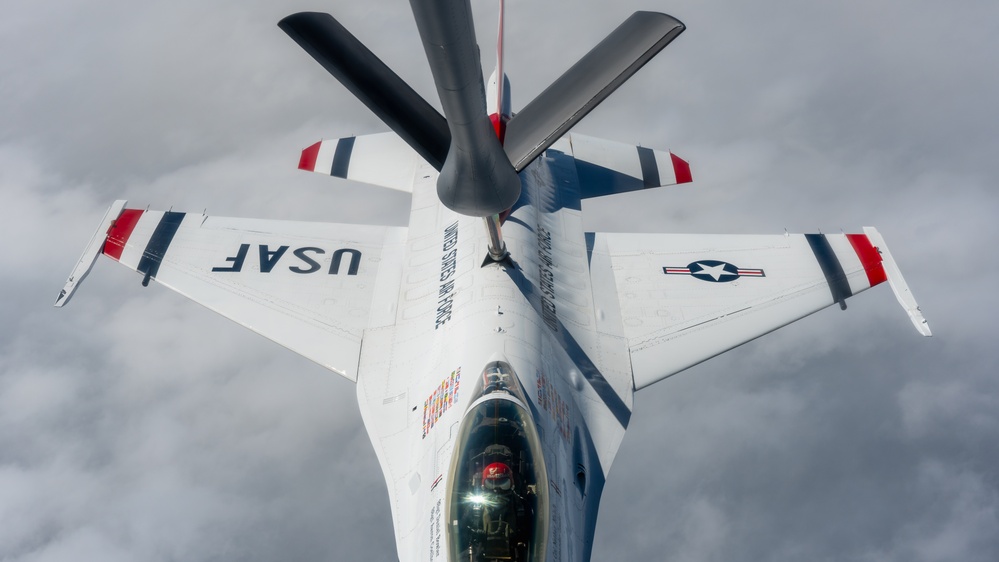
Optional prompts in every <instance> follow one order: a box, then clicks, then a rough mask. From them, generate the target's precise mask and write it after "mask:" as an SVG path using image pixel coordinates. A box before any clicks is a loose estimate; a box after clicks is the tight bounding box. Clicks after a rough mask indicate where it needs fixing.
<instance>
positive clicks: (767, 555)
mask: <svg viewBox="0 0 999 562" xmlns="http://www.w3.org/2000/svg"><path fill="white" fill-rule="evenodd" d="M473 6H474V10H475V13H476V15H477V28H478V33H479V41H480V44H481V45H482V57H483V60H484V62H485V63H486V67H487V68H486V73H487V74H488V72H489V71H490V70H491V67H492V60H493V59H492V57H493V54H492V50H491V49H492V48H493V47H492V45H493V38H494V35H493V34H494V27H495V14H494V12H495V5H494V3H493V2H483V1H480V0H473ZM0 7H2V13H3V17H2V18H0V196H2V199H0V200H2V201H3V203H4V204H5V206H6V208H7V209H8V211H7V212H6V215H5V219H4V220H3V221H0V237H2V239H3V240H4V244H3V249H2V250H0V256H2V257H3V267H2V268H0V289H2V294H3V295H5V296H4V297H3V298H2V299H0V318H2V319H3V320H2V322H0V521H2V522H3V524H2V525H0V560H2V561H4V562H8V561H9V562H29V561H30V562H36V561H37V562H42V561H45V562H50V561H63V560H74V561H79V560H100V561H111V562H113V561H119V560H120V561H134V560H144V561H174V560H184V561H209V560H213V561H214V560H247V561H256V560H285V561H300V560H302V561H304V560H309V561H313V560H393V559H395V556H396V555H395V546H394V542H393V533H392V529H391V518H390V514H389V505H388V499H387V494H386V491H385V485H384V482H383V480H382V478H381V473H380V470H379V468H378V465H377V461H376V459H375V455H374V452H373V450H372V448H371V445H370V444H369V443H368V441H367V436H366V433H365V432H364V430H363V427H362V425H361V422H360V416H359V414H358V410H357V404H356V397H355V393H354V387H353V385H352V384H351V383H349V382H348V381H346V380H344V379H341V378H340V377H338V376H335V375H333V374H331V373H329V372H327V371H324V370H323V369H322V368H320V367H318V366H316V365H314V364H312V363H310V362H309V361H307V360H305V359H302V358H300V357H297V356H295V355H294V354H292V353H290V352H287V351H285V350H283V349H282V348H279V347H278V346H277V345H275V344H272V343H270V342H268V341H266V340H264V339H262V338H260V337H259V336H256V335H254V334H252V333H250V332H249V331H247V330H244V329H242V328H240V327H238V326H235V325H231V324H230V323H229V322H228V321H227V320H225V319H223V318H221V317H218V316H216V315H214V314H213V313H211V312H209V311H207V310H205V309H202V308H201V307H199V306H198V305H196V304H193V303H190V302H187V301H185V300H184V299H183V298H181V297H180V296H178V295H175V294H172V293H170V292H169V291H167V290H166V289H164V288H162V287H158V286H156V284H151V286H150V287H148V288H143V287H141V285H140V278H139V277H138V276H136V275H135V274H134V273H129V272H128V271H127V270H125V269H123V268H121V267H117V266H116V265H114V264H113V263H112V262H110V261H108V260H101V261H100V262H98V264H97V265H96V267H95V268H94V271H93V272H92V273H91V275H90V277H89V278H88V279H87V282H86V284H85V285H84V286H83V288H82V289H81V290H80V292H79V293H78V294H77V296H76V297H75V298H74V299H73V302H72V303H70V305H68V306H67V307H66V308H65V309H54V308H53V307H52V302H54V300H55V298H56V295H57V294H58V292H59V289H60V288H61V287H62V284H63V282H64V281H65V278H66V276H67V275H68V273H69V271H70V270H71V269H72V266H73V265H74V263H75V260H76V259H77V257H78V256H79V252H80V251H81V250H82V249H83V247H84V246H85V245H86V243H87V241H88V240H89V237H90V236H91V234H92V233H93V231H94V229H95V228H96V226H97V224H98V222H99V221H100V218H101V216H102V214H103V211H104V209H106V208H107V206H108V205H109V204H110V203H111V201H113V200H114V199H129V200H130V202H131V203H132V204H133V205H136V206H143V207H144V206H146V205H149V206H151V207H152V208H158V209H167V208H171V207H172V208H174V209H175V210H185V211H191V212H197V211H201V210H202V209H207V210H208V212H209V213H212V214H216V215H224V216H247V217H259V218H273V219H295V220H326V221H336V222H356V223H371V224H393V225H402V224H404V223H405V221H406V217H407V212H408V205H409V198H408V196H407V195H405V194H401V193H393V192H388V191H385V190H378V189H375V188H369V187H365V186H361V185H351V184H347V183H345V182H339V181H336V180H332V179H331V178H324V177H319V176H318V175H315V174H306V173H304V172H300V171H298V170H297V169H296V164H297V161H298V155H299V152H300V150H301V149H302V148H304V147H305V146H308V145H310V144H312V143H313V142H315V141H316V140H318V139H320V138H324V137H325V138H330V137H340V136H347V135H351V134H364V133H369V132H381V131H384V130H386V128H385V126H384V125H382V124H381V123H380V122H379V121H378V120H377V119H376V118H375V117H373V116H372V115H371V114H370V113H369V112H368V111H367V110H366V109H365V108H364V107H363V106H362V105H361V104H360V103H359V102H357V101H356V100H354V99H353V98H352V97H351V96H350V94H349V93H348V92H347V91H346V90H345V89H344V88H343V87H341V86H340V85H339V84H337V83H336V82H335V80H334V79H332V78H331V77H330V76H328V75H327V74H326V73H325V72H324V71H323V70H322V69H321V68H320V67H319V66H318V65H317V64H316V63H315V62H314V61H312V60H311V59H310V58H309V57H308V56H307V55H306V54H305V53H304V52H302V51H301V50H300V49H299V48H298V46H297V45H295V43H294V42H293V41H291V40H290V39H289V38H287V37H286V36H285V35H284V33H283V32H281V31H280V30H279V29H278V28H277V26H276V25H275V24H276V23H277V21H278V20H279V19H280V18H282V17H284V16H285V15H288V14H290V13H293V12H296V11H301V10H312V11H326V12H330V13H332V14H334V16H336V17H337V18H338V19H340V21H341V22H342V23H343V24H344V25H345V26H346V27H347V28H348V29H350V30H351V31H352V32H353V33H354V34H355V35H357V36H358V37H359V38H360V39H361V40H362V41H363V42H365V43H366V44H367V45H368V46H369V47H370V48H371V49H372V50H373V51H374V52H375V53H376V54H378V55H379V56H380V57H381V58H382V59H383V60H384V61H385V62H386V63H387V64H388V65H389V66H390V67H392V68H393V69H395V70H396V71H397V72H398V73H399V74H400V75H401V76H402V77H403V78H404V79H406V80H407V81H408V82H409V83H410V84H411V85H413V87H414V88H415V89H416V90H417V91H418V92H420V93H421V94H423V95H424V96H425V97H427V99H429V100H432V103H434V104H435V105H438V104H437V101H436V95H435V91H434V87H433V84H432V81H431V79H430V73H429V68H428V66H427V64H426V61H425V59H424V58H423V53H422V49H421V48H420V43H419V39H418V36H417V33H416V27H415V24H414V23H413V20H412V16H411V13H410V11H409V6H408V3H406V2H403V1H401V0H392V1H389V0H377V1H371V2H364V3H362V2H319V1H311V2H305V1H299V0H294V1H285V2H273V1H272V2H266V1H263V0H240V1H235V0H218V1H215V2H211V3H206V2H197V1H192V0H172V1H170V2H166V1H162V0H147V1H144V2H141V3H136V2H126V1H124V0H88V1H87V2H82V1H79V0H61V1H55V0H39V1H36V2H30V3H29V2H23V1H14V0H0ZM641 9H645V10H656V11H664V12H667V13H669V14H671V15H673V16H675V17H677V18H678V19H680V20H681V21H683V22H684V23H685V24H686V25H687V31H686V32H685V33H684V34H683V35H681V36H680V37H679V38H678V39H677V40H676V41H675V42H674V43H673V44H671V45H670V46H668V47H667V48H666V49H665V51H664V52H663V53H662V54H660V55H659V57H657V58H656V59H654V60H653V61H652V62H651V63H649V64H648V65H647V66H646V67H645V68H644V69H642V71H640V72H639V74H638V75H636V76H635V77H634V78H633V79H632V80H631V81H629V82H628V83H627V84H625V85H624V86H623V87H621V89H620V90H618V91H617V92H616V93H615V94H614V95H612V96H611V97H610V98H609V99H608V100H607V101H606V102H604V104H603V105H601V106H600V107H599V108H598V109H597V110H595V111H594V112H593V113H592V114H591V115H590V116H588V117H587V118H586V119H585V120H584V121H583V122H582V123H580V124H579V125H578V126H577V128H576V130H578V131H580V132H583V133H586V134H589V135H594V136H600V137H604V138H608V139H612V140H616V141H621V142H630V143H633V144H641V145H643V146H650V147H655V148H668V149H672V150H673V151H675V152H676V153H677V154H679V155H681V156H683V157H685V158H686V159H688V160H690V162H691V164H692V170H693V175H694V180H695V182H694V183H693V184H691V185H690V186H687V187H679V188H666V189H661V190H651V191H645V192H641V193H634V194H627V195H620V196H615V197H612V198H603V199H599V200H592V201H588V202H586V203H585V204H584V208H583V212H584V223H585V226H586V228H587V229H589V230H594V231H642V232H690V233H696V232H704V233H743V232H745V233H780V232H783V231H784V229H787V230H789V231H791V232H816V231H822V232H838V231H839V230H840V229H844V230H846V231H848V232H857V231H859V229H860V228H861V227H862V226H866V225H874V226H877V227H878V228H879V230H880V231H881V233H882V234H883V235H884V237H885V239H886V241H887V242H888V244H889V246H890V248H891V250H892V253H893V254H894V256H895V258H896V260H897V261H898V263H899V265H900V267H901V268H902V270H903V272H904V273H905V275H906V279H907V280H908V282H909V285H910V287H911V288H912V290H913V292H914V294H915V295H916V297H917V298H918V299H919V302H920V304H921V305H922V310H923V312H924V313H925V315H926V317H927V319H928V320H929V322H930V326H931V327H932V329H933V331H934V337H933V338H928V339H927V338H922V337H920V336H919V335H918V334H917V333H916V331H915V330H914V329H913V327H912V326H911V324H910V323H909V321H908V319H907V317H906V316H905V313H904V312H903V311H902V310H901V308H899V307H898V305H897V304H896V303H895V299H894V297H893V296H892V294H891V291H890V289H889V288H888V287H886V286H884V287H877V288H875V289H873V290H871V291H868V292H865V293H863V294H861V295H858V296H856V297H854V298H852V299H851V300H850V301H848V304H849V308H848V310H846V311H845V312H841V311H839V310H838V309H836V308H831V309H827V310H825V311H822V312H820V313H818V314H816V315H813V316H811V317H809V318H806V319H804V320H802V321H800V322H798V323H796V324H794V325H793V326H792V327H789V328H786V329H784V330H781V331H778V332H775V333H774V334H771V335H768V336H766V337H764V338H762V339H760V340H757V341H755V342H752V343H750V344H747V345H745V346H743V347H741V348H739V349H736V350H734V351H732V352H729V353H727V354H725V355H723V356H720V357H718V358H715V359H713V360H711V361H708V362H706V363H703V364H701V365H698V366H696V367H694V368H691V369H689V370H688V371H685V372H683V373H680V374H678V375H676V376H674V377H672V378H670V379H668V380H666V381H664V382H661V383H658V384H656V385H654V386H652V387H650V388H648V389H646V390H643V391H641V392H639V393H638V394H637V395H636V400H635V413H634V416H633V417H632V421H631V426H630V428H629V432H628V434H627V435H626V437H625V440H624V443H623V445H622V447H621V450H620V452H619V454H618V456H617V459H616V461H615V464H614V466H613V467H612V469H611V474H610V478H609V481H608V484H607V487H606V489H605V491H604V496H603V504H602V505H603V507H602V511H601V515H600V521H599V523H598V529H597V533H596V537H595V545H594V550H593V559H594V560H670V561H691V562H699V561H716V560H718V561H721V560H724V561H757V560H774V561H799V560H816V561H826V560H828V561H834V560H837V561H838V560H851V561H862V562H868V561H916V562H921V561H927V562H930V561H952V560H961V561H965V562H976V561H994V560H997V559H999V468H997V467H999V447H997V446H996V444H997V443H999V375H997V374H996V373H997V371H999V346H997V345H996V342H997V339H996V332H997V328H999V322H997V321H996V316H997V313H999V297H997V292H996V291H995V289H994V287H995V285H994V283H995V281H989V279H991V278H992V277H995V276H996V275H997V274H999V261H997V260H996V257H997V251H996V249H995V248H996V246H997V243H999V221H997V220H996V216H997V215H999V190H997V187H999V158H997V157H996V155H999V135H997V134H996V131H997V130H999V110H997V109H996V105H995V103H996V100H997V99H999V74H997V73H996V72H995V53H996V52H999V4H996V3H993V2H982V1H979V0H954V1H951V2H947V3H943V2H935V1H929V0H907V1H902V0H864V1H860V0H840V1H836V2H830V1H822V2H797V1H791V0H759V1H757V2H752V3H746V2H724V3H723V2H718V1H712V0H701V1H689V0H688V1H681V0H677V1H673V2H662V1H660V2H652V1H650V0H617V1H615V2H599V3H598V2H586V3H582V2H579V1H578V0H576V1H570V0H544V1H537V2H527V1H526V0H509V1H508V2H507V21H506V29H507V38H506V44H507V53H506V70H507V73H508V75H509V76H510V80H511V82H512V84H513V107H514V109H515V110H516V109H517V108H519V107H523V106H524V105H525V104H526V103H527V102H528V101H529V100H530V99H532V98H533V97H534V96H535V95H537V94H538V93H539V92H541V91H542V90H543V89H544V87H545V86H546V85H547V84H548V83H550V82H551V81H552V80H554V79H555V78H556V77H557V76H558V75H559V74H560V73H561V72H562V71H564V70H565V69H567V68H568V67H569V66H570V65H571V64H572V63H573V62H575V60H577V59H578V58H579V57H581V56H582V55H583V54H584V53H585V52H586V51H587V50H588V49H589V48H590V47H591V46H593V45H595V44H596V43H597V42H598V41H599V40H600V39H601V38H602V37H603V36H604V35H605V34H606V33H608V32H610V30H611V29H612V28H613V27H614V26H616V24H617V23H618V22H620V21H623V20H624V19H625V18H626V17H627V16H628V15H629V14H630V13H631V12H632V11H635V10H641Z"/></svg>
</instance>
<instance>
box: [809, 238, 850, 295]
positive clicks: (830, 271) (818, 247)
mask: <svg viewBox="0 0 999 562" xmlns="http://www.w3.org/2000/svg"><path fill="white" fill-rule="evenodd" d="M805 239H806V240H808V245H809V246H811V247H812V252H813V253H814V254H815V259H816V260H818V262H819V267H821V268H822V274H823V275H825V276H826V283H828V284H829V291H830V292H831V293H832V298H833V302H838V303H839V305H840V307H842V308H846V299H847V298H849V297H852V296H853V291H851V290H850V282H849V281H848V280H847V278H846V272H845V271H843V265H842V264H841V263H839V258H838V257H836V252H834V251H833V249H832V246H831V245H830V244H829V240H828V239H826V235H825V234H806V235H805Z"/></svg>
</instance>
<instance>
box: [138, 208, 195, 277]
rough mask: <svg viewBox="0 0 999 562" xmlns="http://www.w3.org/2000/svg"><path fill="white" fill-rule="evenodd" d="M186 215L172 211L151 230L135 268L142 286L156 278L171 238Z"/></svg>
mask: <svg viewBox="0 0 999 562" xmlns="http://www.w3.org/2000/svg"><path fill="white" fill-rule="evenodd" d="M186 214H187V213H174V212H173V211H167V212H165V213H163V217H162V218H161V219H160V222H159V224H157V225H156V230H153V235H152V236H151V237H150V238H149V243H148V244H146V249H145V251H143V252H142V258H141V259H139V265H138V267H136V268H135V270H136V271H138V272H139V273H142V274H143V278H142V285H143V286H146V285H148V284H149V280H150V279H153V278H155V277H156V273H157V272H158V271H159V270H160V263H161V262H162V261H163V256H165V255H166V252H167V249H168V248H169V247H170V243H171V242H173V237H174V235H175V234H177V229H178V228H180V223H181V221H183V220H184V215H186Z"/></svg>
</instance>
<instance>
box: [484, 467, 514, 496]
mask: <svg viewBox="0 0 999 562" xmlns="http://www.w3.org/2000/svg"><path fill="white" fill-rule="evenodd" d="M482 487H484V488H485V489H486V490H489V491H493V492H506V491H509V490H512V489H513V471H512V470H510V467H509V466H507V465H506V464H505V463H501V462H494V463H492V464H490V465H489V466H487V467H486V468H485V470H483V471H482Z"/></svg>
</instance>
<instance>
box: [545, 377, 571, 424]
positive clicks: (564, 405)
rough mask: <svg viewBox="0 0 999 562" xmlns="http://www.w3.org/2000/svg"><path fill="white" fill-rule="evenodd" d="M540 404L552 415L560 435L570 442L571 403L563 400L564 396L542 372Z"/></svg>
mask: <svg viewBox="0 0 999 562" xmlns="http://www.w3.org/2000/svg"><path fill="white" fill-rule="evenodd" d="M538 404H541V408H543V409H544V410H545V411H546V412H548V413H549V414H550V415H551V417H552V421H554V422H555V427H556V429H558V434H559V435H561V436H562V438H563V439H565V440H566V441H568V440H569V433H570V431H569V403H568V402H566V401H565V400H563V399H562V395H561V394H559V392H558V390H557V389H556V388H555V385H554V384H552V381H551V379H549V378H548V377H547V376H545V374H544V373H541V372H539V373H538Z"/></svg>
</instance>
